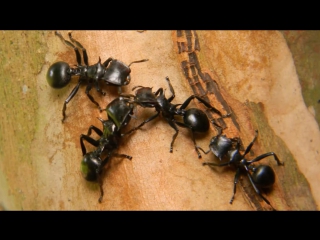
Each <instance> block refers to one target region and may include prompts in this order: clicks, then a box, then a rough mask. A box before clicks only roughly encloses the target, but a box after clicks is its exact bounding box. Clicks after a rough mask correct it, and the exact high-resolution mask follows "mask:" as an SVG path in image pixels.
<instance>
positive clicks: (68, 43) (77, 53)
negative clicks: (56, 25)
mask: <svg viewBox="0 0 320 240" xmlns="http://www.w3.org/2000/svg"><path fill="white" fill-rule="evenodd" d="M55 34H56V35H57V36H58V37H59V38H60V39H61V40H62V42H63V43H64V44H66V45H67V46H69V47H72V48H73V50H74V51H75V53H76V57H77V63H78V65H79V66H81V65H82V64H81V55H80V52H79V49H78V48H77V47H76V46H74V45H73V44H72V43H71V42H69V41H67V40H65V39H64V38H63V37H62V35H61V34H60V33H59V32H58V31H55Z"/></svg>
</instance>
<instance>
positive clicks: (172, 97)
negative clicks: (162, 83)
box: [158, 77, 176, 102]
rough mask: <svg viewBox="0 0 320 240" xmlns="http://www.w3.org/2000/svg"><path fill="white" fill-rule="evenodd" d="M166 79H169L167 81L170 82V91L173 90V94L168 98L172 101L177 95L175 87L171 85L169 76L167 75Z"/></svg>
mask: <svg viewBox="0 0 320 240" xmlns="http://www.w3.org/2000/svg"><path fill="white" fill-rule="evenodd" d="M166 80H167V82H168V85H169V89H170V92H171V94H172V95H171V97H169V98H168V101H169V102H171V101H172V100H173V99H174V97H175V96H176V95H175V93H174V89H173V87H172V85H171V83H170V79H169V77H166ZM158 91H159V90H158Z"/></svg>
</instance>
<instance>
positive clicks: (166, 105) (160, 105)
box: [122, 77, 231, 158]
mask: <svg viewBox="0 0 320 240" xmlns="http://www.w3.org/2000/svg"><path fill="white" fill-rule="evenodd" d="M166 80H167V82H168V85H169V89H170V92H171V94H172V95H171V97H169V98H166V97H165V94H164V90H163V88H159V89H158V90H157V91H156V92H152V88H150V87H143V86H136V87H134V88H133V89H132V90H135V89H137V90H136V92H135V95H133V94H122V96H125V97H127V98H128V99H130V98H132V99H133V100H128V101H129V102H131V103H136V104H138V105H140V106H141V107H144V108H155V110H156V111H157V113H156V114H155V115H153V116H151V117H150V118H148V119H146V120H145V121H144V122H142V123H141V124H140V126H139V127H141V126H143V125H144V124H145V123H148V122H150V121H151V120H153V119H155V118H156V117H158V116H159V114H160V112H161V113H162V116H163V117H164V118H165V119H166V121H167V122H168V123H169V125H170V126H171V127H172V128H173V129H174V130H175V131H176V132H175V134H174V135H173V137H172V141H171V144H170V152H172V151H173V144H174V141H175V139H176V137H177V135H178V133H179V129H178V128H177V125H178V126H180V127H184V128H188V129H190V131H191V135H192V140H193V143H194V146H195V149H196V151H197V153H198V157H199V158H201V154H200V152H199V150H198V148H197V145H196V141H195V138H194V132H201V133H204V132H207V131H208V130H209V128H210V126H209V125H210V124H209V119H208V117H207V115H206V114H205V113H204V112H203V111H202V110H200V109H198V108H189V109H187V110H186V107H187V106H188V105H189V103H190V102H191V100H193V99H194V98H196V99H197V100H198V101H200V102H201V103H203V104H204V105H205V106H206V107H207V108H208V109H210V110H212V111H213V112H215V113H216V114H218V115H219V116H220V117H222V118H225V117H228V116H230V114H231V113H229V114H226V115H222V114H221V112H220V111H218V110H217V109H216V108H214V107H212V106H211V105H210V104H209V103H208V102H206V101H205V100H203V99H202V98H200V97H198V96H196V95H191V96H190V97H189V98H188V99H187V100H185V102H184V103H183V104H172V103H171V101H172V100H173V99H174V98H175V92H174V89H173V87H172V85H171V83H170V80H169V78H168V77H166ZM178 106H180V107H179V108H178ZM175 116H182V117H183V122H179V121H178V120H177V119H176V118H175Z"/></svg>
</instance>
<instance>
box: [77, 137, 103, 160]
mask: <svg viewBox="0 0 320 240" xmlns="http://www.w3.org/2000/svg"><path fill="white" fill-rule="evenodd" d="M83 140H86V141H87V142H88V143H90V144H91V145H93V146H95V147H98V146H99V141H97V140H94V139H93V138H91V137H89V136H87V135H84V134H81V135H80V145H81V150H82V154H83V156H84V155H85V154H86V153H87V150H86V147H85V146H84V143H83Z"/></svg>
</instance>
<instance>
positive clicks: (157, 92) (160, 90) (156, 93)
mask: <svg viewBox="0 0 320 240" xmlns="http://www.w3.org/2000/svg"><path fill="white" fill-rule="evenodd" d="M159 94H160V95H162V94H163V88H159V89H158V90H157V91H156V92H155V93H154V95H156V96H158V95H159Z"/></svg>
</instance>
